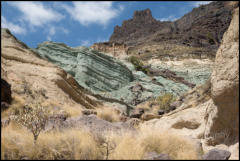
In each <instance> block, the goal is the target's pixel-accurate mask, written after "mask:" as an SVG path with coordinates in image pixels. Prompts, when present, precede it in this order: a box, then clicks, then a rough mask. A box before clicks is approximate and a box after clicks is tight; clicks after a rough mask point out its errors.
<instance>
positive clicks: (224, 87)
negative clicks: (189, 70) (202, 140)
mask: <svg viewBox="0 0 240 161" xmlns="http://www.w3.org/2000/svg"><path fill="white" fill-rule="evenodd" d="M211 85H212V91H211V94H212V99H213V104H212V106H210V107H209V109H208V113H207V115H208V117H207V121H208V123H207V131H206V133H205V135H206V137H208V138H209V144H218V143H221V142H226V143H233V142H236V141H237V140H238V139H239V138H238V136H239V8H237V9H235V11H234V14H233V18H232V21H231V24H230V26H229V28H228V30H227V31H226V32H225V33H224V36H223V40H222V44H221V46H220V48H219V49H218V51H217V55H216V60H215V67H214V69H213V73H212V76H211Z"/></svg>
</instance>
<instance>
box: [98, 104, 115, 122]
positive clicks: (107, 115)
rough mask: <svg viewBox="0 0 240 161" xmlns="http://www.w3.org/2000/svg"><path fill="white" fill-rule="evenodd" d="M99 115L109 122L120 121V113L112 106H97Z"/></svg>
mask: <svg viewBox="0 0 240 161" xmlns="http://www.w3.org/2000/svg"><path fill="white" fill-rule="evenodd" d="M97 116H98V117H99V118H101V119H103V120H106V121H109V122H118V121H120V115H119V113H118V112H117V111H116V110H115V109H113V108H111V107H103V108H97Z"/></svg>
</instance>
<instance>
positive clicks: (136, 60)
mask: <svg viewBox="0 0 240 161" xmlns="http://www.w3.org/2000/svg"><path fill="white" fill-rule="evenodd" d="M128 61H129V62H131V63H132V64H133V65H134V67H135V69H136V70H137V71H142V72H143V73H145V74H147V73H148V70H147V69H146V68H144V67H143V66H144V64H143V62H142V61H141V60H140V59H139V58H137V57H135V56H130V57H129V58H128Z"/></svg>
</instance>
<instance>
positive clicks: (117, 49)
mask: <svg viewBox="0 0 240 161" xmlns="http://www.w3.org/2000/svg"><path fill="white" fill-rule="evenodd" d="M90 48H93V49H95V50H97V51H100V52H104V53H105V54H107V55H110V56H113V57H116V58H125V57H126V56H127V52H128V48H127V46H126V45H125V44H124V43H114V42H113V43H112V42H102V43H94V44H93V45H92V46H91V47H90Z"/></svg>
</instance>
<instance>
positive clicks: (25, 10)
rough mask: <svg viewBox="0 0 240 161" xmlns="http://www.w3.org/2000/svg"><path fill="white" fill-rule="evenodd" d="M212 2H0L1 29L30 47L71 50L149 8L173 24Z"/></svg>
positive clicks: (101, 38)
mask: <svg viewBox="0 0 240 161" xmlns="http://www.w3.org/2000/svg"><path fill="white" fill-rule="evenodd" d="M210 2H211V1H185V2H184V1H182V2H181V1H152V2H151V1H146V2H145V1H113V2H111V1H97V2H94V1H82V2H81V1H73V2H71V1H25V2H24V1H22V2H21V1H16V2H14V1H1V28H8V29H9V30H10V31H11V33H12V34H13V35H14V36H16V37H17V38H18V39H19V40H21V41H23V42H24V43H25V44H27V45H28V46H29V47H31V48H36V47H37V45H38V44H40V43H43V42H44V41H54V42H61V43H65V44H66V45H68V46H70V47H77V46H91V45H92V44H93V43H96V42H104V41H108V40H109V38H110V36H111V34H112V33H113V30H114V27H115V26H116V25H118V26H121V25H122V22H123V21H124V20H128V19H131V18H132V16H133V13H134V11H136V10H144V9H146V8H149V9H150V10H151V11H152V16H153V17H154V18H155V19H157V20H160V21H174V20H177V19H179V18H181V17H182V16H183V15H184V14H186V13H188V12H190V11H191V10H192V9H193V8H196V7H198V6H199V5H201V4H208V3H210Z"/></svg>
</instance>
